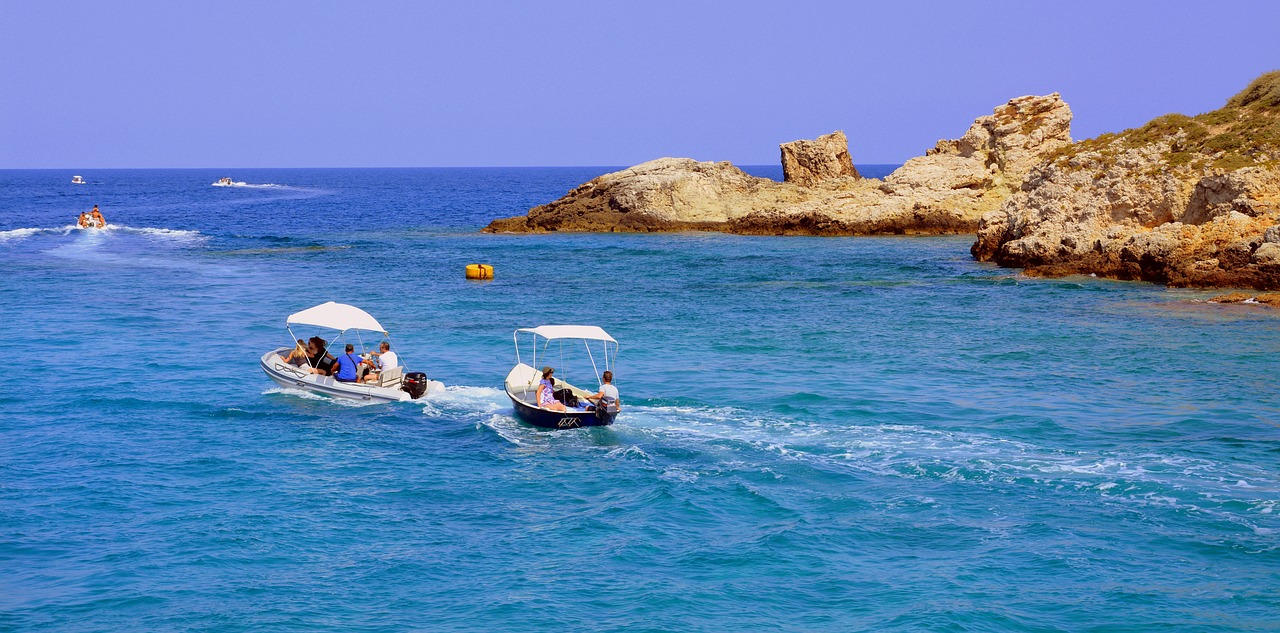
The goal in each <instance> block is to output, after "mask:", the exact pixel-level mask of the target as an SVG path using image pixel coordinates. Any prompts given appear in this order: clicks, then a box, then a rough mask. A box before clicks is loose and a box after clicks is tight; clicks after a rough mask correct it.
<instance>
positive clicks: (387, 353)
mask: <svg viewBox="0 0 1280 633" xmlns="http://www.w3.org/2000/svg"><path fill="white" fill-rule="evenodd" d="M373 356H374V357H375V358H377V359H378V365H377V367H374V368H373V369H371V370H370V371H369V373H367V374H365V377H364V381H365V382H378V380H379V379H380V378H381V377H382V372H384V371H387V370H388V369H394V368H396V367H399V366H400V358H399V357H398V356H396V353H395V352H393V351H391V343H388V342H387V341H383V342H382V343H380V344H379V345H378V351H377V352H375V353H374V354H373Z"/></svg>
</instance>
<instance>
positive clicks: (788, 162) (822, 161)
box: [779, 130, 858, 187]
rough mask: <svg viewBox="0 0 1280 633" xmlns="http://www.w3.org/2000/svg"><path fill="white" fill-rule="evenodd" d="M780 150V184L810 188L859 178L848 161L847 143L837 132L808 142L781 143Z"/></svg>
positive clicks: (851, 160) (851, 161)
mask: <svg viewBox="0 0 1280 633" xmlns="http://www.w3.org/2000/svg"><path fill="white" fill-rule="evenodd" d="M779 148H780V149H781V150H782V180H783V182H790V183H795V184H797V185H803V186H805V187H812V186H814V185H817V184H819V183H822V182H824V181H828V180H835V179H839V178H857V177H858V170H857V169H855V168H854V166H853V159H852V158H850V157H849V139H847V138H845V135H844V132H842V131H840V130H836V131H835V132H832V133H831V134H827V135H824V136H819V137H818V138H816V139H813V140H811V141H810V140H799V141H791V142H790V143H783V144H782V145H780V146H779Z"/></svg>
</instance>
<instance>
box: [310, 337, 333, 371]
mask: <svg viewBox="0 0 1280 633" xmlns="http://www.w3.org/2000/svg"><path fill="white" fill-rule="evenodd" d="M326 349H328V343H327V342H326V341H325V340H324V339H322V338H320V337H319V336H313V337H311V340H310V341H308V343H307V364H308V365H310V366H311V373H313V374H320V375H321V376H328V375H329V371H330V370H331V369H333V360H334V359H333V355H331V354H329V353H328V352H327V351H325V350H326Z"/></svg>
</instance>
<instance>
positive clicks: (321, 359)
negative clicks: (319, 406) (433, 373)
mask: <svg viewBox="0 0 1280 633" xmlns="http://www.w3.org/2000/svg"><path fill="white" fill-rule="evenodd" d="M295 325H310V326H315V327H319V328H324V329H326V330H336V331H337V334H336V335H335V336H333V337H331V339H330V340H329V341H328V342H326V343H325V349H324V350H321V352H320V353H319V354H317V356H316V357H315V358H316V360H315V361H314V364H312V363H311V362H310V361H309V362H307V363H303V364H302V365H291V364H289V363H288V362H286V361H285V358H286V357H287V356H288V355H289V352H291V351H293V347H292V346H290V347H281V348H277V349H274V350H271V351H269V352H267V353H266V354H263V355H262V361H261V365H262V371H264V372H266V374H267V376H268V377H270V378H271V380H274V381H275V382H276V383H277V384H279V385H280V386H282V387H288V388H290V389H301V390H303V391H308V392H311V393H315V394H319V395H322V396H330V397H333V398H343V399H346V400H359V401H364V402H402V401H405V400H416V399H418V398H421V397H422V396H423V395H425V394H428V393H441V392H443V391H444V383H441V382H439V381H436V380H427V375H426V374H424V373H422V372H405V368H404V367H403V366H398V367H394V368H391V369H386V370H383V371H382V373H381V374H380V375H379V377H378V381H377V382H343V381H341V380H338V379H337V378H336V377H334V376H327V375H323V374H318V373H315V372H314V371H313V370H314V369H316V368H324V367H325V366H327V365H328V364H329V363H327V362H326V359H327V358H332V357H331V356H329V355H328V354H329V350H332V349H338V350H341V349H342V348H341V347H340V345H339V339H341V341H342V342H343V343H346V342H348V339H347V333H348V332H350V333H353V334H357V333H358V332H360V331H364V332H376V333H378V334H381V335H382V336H384V337H387V339H388V340H390V337H389V336H388V335H387V331H386V329H385V328H383V327H382V324H380V323H378V321H377V319H374V318H373V317H372V316H370V315H369V313H368V312H365V311H364V310H361V309H360V308H357V307H355V306H352V305H347V304H345V303H335V302H333V301H330V302H328V303H322V304H320V305H318V306H315V307H314V308H308V309H306V310H303V311H302V312H298V313H296V314H291V315H289V318H288V319H286V320H285V329H287V330H289V337H290V338H289V340H290V341H294V340H297V337H296V336H294V334H293V326H295ZM355 338H356V341H361V339H360V338H359V336H358V334H357V336H356V337H355ZM351 342H353V343H354V342H355V341H351ZM360 345H361V346H363V341H361V342H360ZM393 351H394V350H393ZM361 356H362V357H364V358H369V355H368V354H362V355H361Z"/></svg>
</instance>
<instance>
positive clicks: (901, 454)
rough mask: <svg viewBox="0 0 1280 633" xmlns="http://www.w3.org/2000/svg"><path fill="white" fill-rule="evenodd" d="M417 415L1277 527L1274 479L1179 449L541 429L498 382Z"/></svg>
mask: <svg viewBox="0 0 1280 633" xmlns="http://www.w3.org/2000/svg"><path fill="white" fill-rule="evenodd" d="M423 413H424V414H426V415H428V416H430V417H434V418H447V419H452V420H459V421H464V422H470V423H474V424H476V425H477V428H480V427H484V428H487V429H488V430H490V431H492V432H494V433H496V434H497V435H498V436H500V437H501V438H502V439H504V440H506V441H507V442H510V443H511V444H513V445H516V446H520V447H522V448H541V449H550V450H558V449H567V448H574V449H586V450H600V451H603V452H604V453H605V454H606V456H608V457H617V458H619V459H628V460H641V461H654V462H660V461H663V460H664V459H665V458H659V459H657V460H655V459H654V458H653V457H652V456H653V455H659V456H661V455H666V454H670V452H671V449H673V447H679V449H680V450H679V451H677V452H678V453H681V454H684V453H685V452H687V451H688V450H689V449H693V450H694V451H695V454H696V457H694V458H690V459H689V460H677V461H680V462H684V461H689V462H692V463H671V464H662V467H663V468H664V473H667V474H664V478H669V479H671V480H673V481H684V482H691V481H695V480H697V479H698V478H699V477H701V476H704V475H706V476H710V475H718V474H721V473H723V472H724V470H725V469H726V468H730V467H732V469H740V468H748V469H754V470H759V471H761V472H765V471H768V472H774V471H775V470H776V469H777V465H778V463H779V460H781V461H782V462H783V463H796V464H802V465H805V466H807V467H812V468H816V469H819V470H826V471H830V472H836V473H846V474H849V475H852V476H855V477H863V476H865V477H870V478H873V479H876V480H884V479H899V480H916V481H924V482H936V483H945V484H950V485H958V486H982V487H988V488H992V487H994V488H1004V487H1031V488H1035V489H1039V490H1041V491H1042V492H1043V493H1044V494H1058V493H1065V494H1073V495H1083V496H1084V497H1085V498H1087V499H1090V500H1092V501H1100V502H1102V503H1109V504H1117V505H1120V506H1124V507H1162V508H1167V509H1173V510H1175V511H1177V512H1180V513H1197V514H1203V515H1207V516H1213V517H1216V518H1217V519H1219V520H1225V521H1229V522H1232V523H1236V524H1239V525H1241V526H1243V527H1246V528H1247V529H1249V530H1250V531H1252V532H1253V533H1254V534H1257V535H1263V534H1265V533H1269V532H1271V531H1272V530H1273V529H1274V528H1272V527H1266V526H1265V525H1260V524H1259V523H1260V522H1261V523H1273V522H1274V520H1275V519H1274V518H1273V517H1275V515H1276V512H1277V508H1276V507H1277V505H1280V500H1278V499H1277V498H1276V497H1275V493H1276V491H1278V490H1280V480H1277V479H1276V478H1275V476H1274V474H1272V473H1268V472H1265V471H1263V470H1261V469H1258V468H1254V467H1248V466H1243V465H1239V464H1226V463H1221V462H1218V461H1214V460H1211V459H1202V458H1196V457H1188V456H1182V455H1176V454H1155V453H1137V452H1128V451H1124V450H1122V449H1117V450H1114V451H1081V450H1074V449H1065V448H1056V447H1053V446H1042V445H1039V444H1036V443H1033V442H1027V441H1022V440H1014V439H1008V438H1003V437H999V436H997V435H992V434H988V433H983V432H980V431H957V430H950V429H938V428H930V427H927V426H922V425H913V424H891V423H881V424H852V423H850V424H841V423H839V422H817V421H806V420H799V419H794V418H788V417H786V416H784V415H779V414H772V413H767V414H760V413H756V412H752V411H749V410H746V409H741V408H735V407H705V406H669V405H637V404H632V405H628V406H626V408H625V409H624V411H623V415H621V416H619V418H618V422H617V423H615V424H614V425H612V426H609V427H595V428H592V429H583V430H573V431H547V430H543V429H537V428H534V427H532V426H529V425H526V424H523V423H521V422H519V421H518V420H517V419H516V418H515V415H514V412H513V411H512V408H511V404H510V402H509V401H508V400H507V396H506V394H505V393H504V392H503V391H502V390H500V389H494V388H488V387H466V386H452V387H448V388H447V389H446V391H445V393H443V394H439V395H435V396H432V397H431V399H430V400H429V401H428V402H426V403H424V405H423ZM668 471H669V473H668ZM668 475H669V477H668ZM775 476H781V475H776V474H775ZM1277 547H1280V546H1277Z"/></svg>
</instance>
